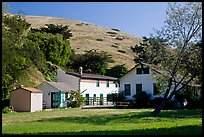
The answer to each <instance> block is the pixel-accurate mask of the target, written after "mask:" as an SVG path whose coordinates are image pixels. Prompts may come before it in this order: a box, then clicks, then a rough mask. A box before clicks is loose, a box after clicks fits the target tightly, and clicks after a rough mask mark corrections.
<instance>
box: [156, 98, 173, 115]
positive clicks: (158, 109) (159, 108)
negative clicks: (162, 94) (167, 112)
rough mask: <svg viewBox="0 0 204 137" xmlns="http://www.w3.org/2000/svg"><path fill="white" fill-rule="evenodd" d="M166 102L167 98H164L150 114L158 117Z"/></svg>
mask: <svg viewBox="0 0 204 137" xmlns="http://www.w3.org/2000/svg"><path fill="white" fill-rule="evenodd" d="M168 101H169V99H168V98H164V100H163V101H162V103H161V105H160V106H158V107H156V108H155V110H154V111H153V112H152V114H153V115H158V114H159V113H160V112H161V110H162V109H163V107H164V106H165V105H166V103H167V102H168Z"/></svg>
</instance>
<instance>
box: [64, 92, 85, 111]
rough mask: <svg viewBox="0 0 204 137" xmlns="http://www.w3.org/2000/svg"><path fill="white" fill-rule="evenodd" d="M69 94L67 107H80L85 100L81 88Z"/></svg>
mask: <svg viewBox="0 0 204 137" xmlns="http://www.w3.org/2000/svg"><path fill="white" fill-rule="evenodd" d="M68 96H69V97H68V98H67V100H68V103H67V107H72V108H74V107H80V106H81V105H82V104H83V102H84V97H83V96H82V95H81V92H80V91H79V90H77V91H71V92H69V93H68Z"/></svg>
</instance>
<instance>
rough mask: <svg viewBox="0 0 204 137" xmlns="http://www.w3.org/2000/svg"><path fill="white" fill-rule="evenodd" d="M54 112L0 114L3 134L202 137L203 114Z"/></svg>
mask: <svg viewBox="0 0 204 137" xmlns="http://www.w3.org/2000/svg"><path fill="white" fill-rule="evenodd" d="M152 111H153V109H80V108H69V109H55V110H50V111H48V110H43V111H41V112H33V113H28V112H21V113H20V112H11V113H7V114H2V134H3V135H7V134H21V135H23V134H24V135H26V134H32V135H43V134H45V135H60V134H66V135H202V110H163V111H161V113H160V115H159V116H157V117H156V116H152V115H151V112H152Z"/></svg>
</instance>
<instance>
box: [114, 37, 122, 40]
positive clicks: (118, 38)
mask: <svg viewBox="0 0 204 137" xmlns="http://www.w3.org/2000/svg"><path fill="white" fill-rule="evenodd" d="M115 39H116V40H123V39H124V38H120V37H117V38H115Z"/></svg>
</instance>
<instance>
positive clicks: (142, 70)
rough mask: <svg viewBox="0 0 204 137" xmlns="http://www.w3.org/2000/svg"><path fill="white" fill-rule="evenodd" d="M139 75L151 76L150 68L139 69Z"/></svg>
mask: <svg viewBox="0 0 204 137" xmlns="http://www.w3.org/2000/svg"><path fill="white" fill-rule="evenodd" d="M137 74H149V68H137Z"/></svg>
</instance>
